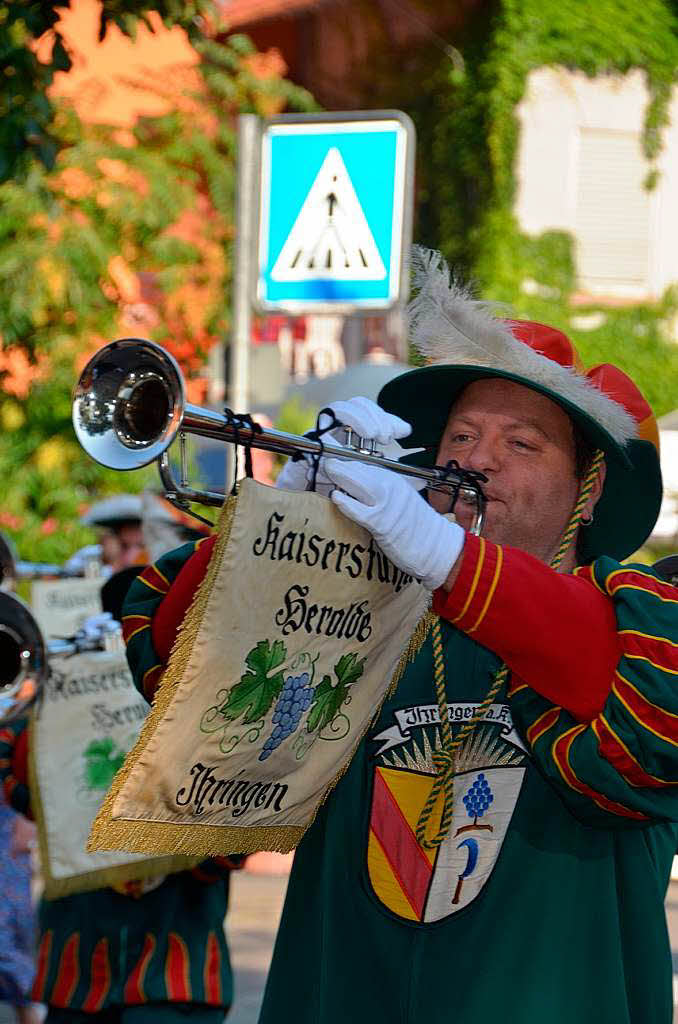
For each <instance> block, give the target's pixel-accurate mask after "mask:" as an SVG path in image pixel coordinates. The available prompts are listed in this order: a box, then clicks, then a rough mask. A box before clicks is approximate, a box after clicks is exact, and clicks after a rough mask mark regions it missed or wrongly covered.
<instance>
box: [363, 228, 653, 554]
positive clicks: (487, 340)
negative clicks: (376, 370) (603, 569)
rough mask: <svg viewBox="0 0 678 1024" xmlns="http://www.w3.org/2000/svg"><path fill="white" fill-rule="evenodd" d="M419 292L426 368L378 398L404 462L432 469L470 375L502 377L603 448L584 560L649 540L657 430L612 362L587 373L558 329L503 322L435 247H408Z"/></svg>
mask: <svg viewBox="0 0 678 1024" xmlns="http://www.w3.org/2000/svg"><path fill="white" fill-rule="evenodd" d="M412 265H413V271H414V284H415V287H417V288H418V294H417V296H416V298H415V299H413V301H412V302H411V303H410V308H409V313H410V328H411V335H410V337H411V341H412V342H413V344H414V345H415V346H416V348H417V349H418V350H419V352H420V353H421V354H422V355H423V356H424V358H425V359H426V360H427V365H426V366H423V367H421V368H419V369H416V370H411V371H409V372H408V373H403V374H401V375H400V376H399V377H396V378H394V379H393V380H392V381H389V383H388V384H386V385H385V387H383V388H382V390H381V392H380V394H379V399H378V401H379V404H380V405H381V406H382V408H384V409H386V410H387V411H388V412H391V413H395V414H396V415H397V416H401V417H402V418H403V419H405V420H407V421H408V422H409V423H411V424H412V427H413V429H412V434H411V435H409V437H408V438H407V440H406V442H405V443H406V444H407V447H408V448H414V447H417V448H419V447H422V448H424V451H423V452H419V453H417V454H415V455H411V456H409V457H408V458H407V459H406V461H408V462H413V463H415V464H416V465H420V466H432V465H434V463H435V458H436V454H437V450H438V445H439V443H440V439H441V437H442V434H443V431H444V428H445V424H446V423H447V418H448V416H449V412H450V408H451V406H452V404H453V402H454V401H455V399H456V398H457V397H458V396H459V394H460V393H461V392H462V391H463V389H464V388H465V387H466V386H467V385H468V384H471V383H472V382H473V381H476V380H482V379H487V378H491V377H501V378H504V379H505V380H511V381H515V382H516V383H517V384H522V385H524V386H525V387H528V388H531V389H532V390H533V391H537V392H539V393H540V394H542V395H546V397H547V398H550V399H551V400H552V401H554V402H556V404H557V405H559V406H561V408H562V409H564V410H565V412H566V413H567V414H568V416H569V417H570V419H571V420H572V421H573V423H575V424H576V425H577V426H578V428H579V429H580V431H581V432H582V434H583V435H584V436H585V437H586V438H588V440H589V441H590V442H591V444H592V445H594V446H595V447H596V448H599V449H601V450H602V451H603V453H604V454H605V461H606V465H607V474H606V477H605V485H604V488H603V493H602V495H601V497H600V499H599V501H598V503H597V504H596V508H595V516H594V521H593V523H592V524H591V525H590V526H587V527H586V528H585V529H583V530H582V534H581V538H580V544H579V550H580V552H581V553H582V554H583V556H584V557H585V559H586V561H591V560H593V559H594V558H597V557H599V556H600V555H610V556H611V557H613V558H616V559H619V560H621V559H623V558H627V557H628V556H629V555H631V554H633V552H634V551H637V550H638V548H640V547H641V546H642V544H643V543H644V542H645V540H646V539H647V538H648V536H649V535H650V533H651V532H652V529H653V527H654V524H655V523H656V521H657V516H658V515H659V507H660V504H661V499H662V479H661V469H660V465H659V432H658V430H657V423H656V420H655V417H654V414H653V412H652V409H651V408H650V406H649V405H648V403H647V401H646V400H645V398H644V397H643V395H642V394H641V393H640V391H639V390H638V388H637V387H636V385H635V384H634V383H633V381H632V380H631V378H630V377H627V375H626V374H625V373H624V372H623V371H622V370H620V369H619V368H618V367H616V366H612V365H610V364H602V365H599V366H594V367H591V368H590V369H588V370H587V369H585V368H584V366H583V364H582V361H581V359H580V358H579V355H578V353H577V350H576V349H575V347H574V345H573V344H572V342H571V341H570V339H569V338H568V337H567V335H565V334H563V332H562V331H559V330H557V329H556V328H554V327H548V326H546V325H545V324H539V323H534V322H532V321H528V320H504V319H500V318H499V317H497V316H495V315H494V314H493V312H492V311H491V309H490V307H489V306H488V304H486V303H483V302H479V301H477V300H475V299H473V298H472V297H471V295H470V293H469V291H468V290H467V289H466V288H463V287H461V286H459V285H458V284H457V283H456V282H455V281H454V280H453V279H452V278H451V275H450V272H449V269H448V268H447V266H446V265H445V263H444V261H443V259H442V257H441V256H440V253H437V252H431V251H429V250H425V249H419V248H417V249H415V251H414V254H413V258H412Z"/></svg>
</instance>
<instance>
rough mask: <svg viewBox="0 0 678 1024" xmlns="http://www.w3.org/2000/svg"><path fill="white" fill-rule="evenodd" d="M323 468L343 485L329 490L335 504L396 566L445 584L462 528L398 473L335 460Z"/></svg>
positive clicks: (436, 584)
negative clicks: (368, 534)
mask: <svg viewBox="0 0 678 1024" xmlns="http://www.w3.org/2000/svg"><path fill="white" fill-rule="evenodd" d="M325 471H326V472H327V474H328V475H329V477H330V479H332V480H333V481H334V483H335V484H336V486H337V487H340V488H341V490H340V491H339V490H334V491H332V493H331V494H330V498H331V499H332V501H333V502H334V504H335V505H336V506H337V508H338V509H339V510H340V511H341V512H343V513H344V515H345V516H348V518H349V519H353V521H354V522H356V523H358V524H359V525H360V526H364V527H365V529H366V530H369V532H370V533H371V534H372V536H373V537H374V539H375V540H376V542H377V544H378V545H379V547H380V548H381V549H382V551H383V552H384V554H385V555H386V556H387V557H388V558H390V559H391V561H392V562H393V563H394V565H397V566H398V568H399V569H402V570H403V572H407V573H410V575H412V576H415V577H416V578H417V579H420V580H421V582H422V583H423V584H424V586H425V587H427V588H428V589H429V590H435V589H436V588H437V587H439V586H441V585H442V584H443V583H444V582H445V580H446V579H447V577H448V575H449V572H450V569H451V568H452V566H453V565H454V563H455V562H456V561H457V559H458V557H459V555H460V554H461V551H462V548H463V547H464V537H465V533H464V530H463V529H462V527H461V526H459V525H458V524H457V523H453V522H451V521H450V520H449V519H445V518H444V517H443V516H441V515H440V514H439V513H438V512H435V511H434V509H432V508H431V506H430V505H427V504H426V502H425V501H423V500H422V498H421V497H420V496H419V494H418V493H417V491H416V490H414V489H413V488H412V486H411V485H410V484H408V483H407V481H406V480H405V479H404V478H403V477H401V476H399V475H398V474H397V473H392V472H390V471H389V470H387V469H381V468H380V467H379V466H370V465H367V464H365V463H361V462H349V461H348V460H344V459H331V458H329V459H325ZM342 492H346V493H342Z"/></svg>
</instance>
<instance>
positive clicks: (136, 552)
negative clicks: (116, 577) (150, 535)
mask: <svg viewBox="0 0 678 1024" xmlns="http://www.w3.org/2000/svg"><path fill="white" fill-rule="evenodd" d="M101 545H102V548H103V561H104V564H105V565H110V566H111V567H112V569H113V572H119V570H120V569H127V568H129V566H131V565H140V564H141V563H143V562H146V561H148V558H147V555H146V550H145V547H144V534H143V530H142V528H141V524H140V523H139V524H136V523H130V524H125V525H124V526H120V527H118V528H117V529H116V530H111V531H110V532H107V533H105V534H104V536H103V537H102V538H101Z"/></svg>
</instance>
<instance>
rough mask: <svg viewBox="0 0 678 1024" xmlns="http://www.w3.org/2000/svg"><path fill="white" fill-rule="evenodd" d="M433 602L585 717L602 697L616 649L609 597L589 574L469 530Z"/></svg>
mask: <svg viewBox="0 0 678 1024" xmlns="http://www.w3.org/2000/svg"><path fill="white" fill-rule="evenodd" d="M433 608H434V611H436V612H437V613H438V614H439V615H440V616H442V618H444V619H447V620H448V621H449V622H451V623H452V624H453V625H455V626H456V627H457V628H458V629H460V630H462V631H463V632H464V633H468V635H469V636H471V637H473V639H474V640H476V641H477V642H478V643H479V644H482V645H483V646H484V647H488V648H489V649H490V650H492V651H494V652H495V653H496V654H498V655H499V657H500V658H501V659H502V660H503V661H505V662H506V664H507V665H508V666H509V668H510V669H511V670H512V672H513V673H514V676H513V679H512V686H513V687H514V688H515V687H517V686H520V685H525V684H526V685H528V686H530V687H532V688H533V689H535V690H536V691H537V692H538V693H540V694H541V695H542V696H544V697H546V698H548V699H549V700H551V701H552V702H553V703H554V704H557V705H559V706H561V707H563V708H566V709H567V710H568V711H570V712H571V713H572V714H573V715H574V716H575V718H576V719H577V720H579V721H589V720H590V719H591V718H592V717H593V716H595V715H596V714H597V713H598V712H599V711H600V710H601V709H602V707H603V706H604V704H605V701H606V700H607V698H608V696H609V693H610V688H611V686H612V680H613V677H614V671H615V668H616V666H617V663H618V662H619V658H620V655H621V644H620V639H619V637H618V634H617V625H616V619H615V613H614V602H613V600H612V599H611V598H610V595H609V594H608V593H606V592H604V591H601V589H600V588H599V587H598V586H597V585H596V584H595V582H594V581H593V580H591V579H590V578H587V577H586V576H581V577H580V576H576V575H567V574H563V573H557V572H555V571H554V570H553V569H550V568H549V567H548V566H547V565H544V563H543V562H540V561H539V560H538V559H536V558H534V557H533V556H532V555H528V554H527V553H526V552H524V551H518V550H517V549H516V548H509V547H500V546H499V545H497V544H492V543H491V542H490V541H487V540H485V539H484V538H482V537H474V536H471V535H467V537H466V541H465V544H464V551H463V554H462V561H461V565H460V569H459V575H458V577H457V579H456V581H455V583H454V586H453V587H452V589H451V590H450V591H449V593H448V592H447V591H445V590H444V589H442V588H441V589H439V590H437V591H436V592H435V594H434V597H433Z"/></svg>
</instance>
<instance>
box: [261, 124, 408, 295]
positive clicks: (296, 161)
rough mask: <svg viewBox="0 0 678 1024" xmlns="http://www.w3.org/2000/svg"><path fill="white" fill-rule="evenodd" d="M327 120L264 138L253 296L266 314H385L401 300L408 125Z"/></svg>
mask: <svg viewBox="0 0 678 1024" xmlns="http://www.w3.org/2000/svg"><path fill="white" fill-rule="evenodd" d="M351 117H353V118H354V119H350V118H351ZM330 118H331V119H329V120H328V115H325V116H324V119H323V120H322V121H321V120H319V119H318V118H317V117H315V116H314V117H307V118H305V119H302V120H296V121H294V122H291V121H290V120H288V119H284V120H282V121H279V122H273V123H270V124H269V125H268V126H267V127H266V129H265V131H264V134H263V138H262V172H261V208H260V222H259V260H258V281H257V295H256V299H257V303H258V305H259V306H260V307H261V308H263V309H282V310H289V311H290V312H304V311H309V312H310V311H312V310H315V311H318V310H321V309H324V310H335V311H345V310H349V309H357V308H366V309H388V308H389V307H391V306H392V305H394V303H395V302H397V301H399V300H401V299H403V298H404V297H405V296H404V294H403V287H404V281H403V278H404V275H403V250H404V247H405V246H406V245H408V244H409V239H410V231H411V206H412V204H411V191H412V180H411V179H412V173H411V168H412V161H413V156H414V154H413V150H414V141H413V139H414V136H413V131H414V130H413V128H412V126H411V122H409V119H408V118H407V117H406V116H405V115H404V114H399V113H398V114H396V113H392V112H390V113H388V114H379V115H377V114H375V115H369V114H364V113H360V114H355V115H347V114H341V115H334V116H332V115H330ZM358 118H359V119H358Z"/></svg>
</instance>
